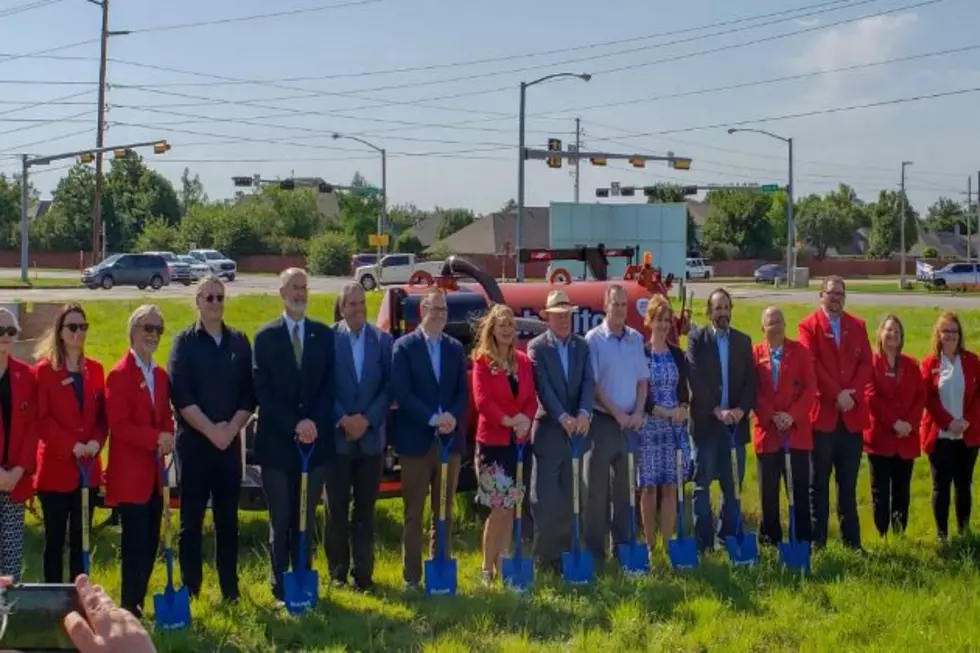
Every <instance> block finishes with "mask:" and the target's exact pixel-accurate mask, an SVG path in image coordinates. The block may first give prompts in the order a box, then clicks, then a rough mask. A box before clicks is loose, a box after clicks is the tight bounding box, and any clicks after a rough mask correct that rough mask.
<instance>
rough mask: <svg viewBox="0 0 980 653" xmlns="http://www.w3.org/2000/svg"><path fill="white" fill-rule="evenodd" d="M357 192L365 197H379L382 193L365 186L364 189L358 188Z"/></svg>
mask: <svg viewBox="0 0 980 653" xmlns="http://www.w3.org/2000/svg"><path fill="white" fill-rule="evenodd" d="M356 192H357V194H358V195H363V196H364V197H377V196H378V193H380V192H381V191H380V190H379V189H377V188H375V187H374V186H365V187H364V188H358V189H357V191H356Z"/></svg>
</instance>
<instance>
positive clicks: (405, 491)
mask: <svg viewBox="0 0 980 653" xmlns="http://www.w3.org/2000/svg"><path fill="white" fill-rule="evenodd" d="M440 447H441V445H439V444H433V445H432V448H431V449H429V452H428V453H427V454H426V455H424V456H402V457H401V458H400V461H401V465H402V503H403V504H404V505H403V509H404V529H403V531H402V564H403V567H404V569H403V572H402V573H403V577H404V579H405V582H406V583H409V584H411V585H418V584H419V583H421V582H422V516H423V515H424V514H425V497H426V496H430V497H431V504H432V522H431V524H430V535H429V555H430V556H434V555H435V553H436V523H437V521H438V519H439V502H440V501H445V504H446V556H447V557H448V556H450V555H452V548H453V547H452V541H453V538H452V532H453V501H454V500H455V498H456V485H457V483H458V482H459V466H460V463H461V461H462V457H461V456H460V455H459V454H458V453H451V454H450V455H449V470H448V471H449V475H448V477H447V478H446V495H447V496H446V497H442V496H441V488H440V480H441V478H442V476H441V468H442V466H441V462H440V460H439V456H440V453H441V452H440Z"/></svg>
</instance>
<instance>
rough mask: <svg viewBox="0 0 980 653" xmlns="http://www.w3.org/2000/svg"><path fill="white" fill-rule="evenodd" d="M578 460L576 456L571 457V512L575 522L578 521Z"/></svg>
mask: <svg viewBox="0 0 980 653" xmlns="http://www.w3.org/2000/svg"><path fill="white" fill-rule="evenodd" d="M578 467H579V459H578V456H572V512H573V514H574V515H575V519H576V522H577V521H578V513H579V505H578V503H579V496H578V494H579V490H578V484H579V468H578Z"/></svg>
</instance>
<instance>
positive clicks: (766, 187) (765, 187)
mask: <svg viewBox="0 0 980 653" xmlns="http://www.w3.org/2000/svg"><path fill="white" fill-rule="evenodd" d="M759 190H761V191H762V192H763V193H775V192H776V191H778V190H779V184H762V185H761V186H759Z"/></svg>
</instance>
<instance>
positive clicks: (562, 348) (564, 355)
mask: <svg viewBox="0 0 980 653" xmlns="http://www.w3.org/2000/svg"><path fill="white" fill-rule="evenodd" d="M569 340H570V339H569ZM569 340H564V341H563V340H561V339H560V338H558V337H556V338H555V347H556V349H557V350H558V359H559V360H560V361H561V370H562V372H564V373H565V380H566V381H567V380H568V342H569Z"/></svg>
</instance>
